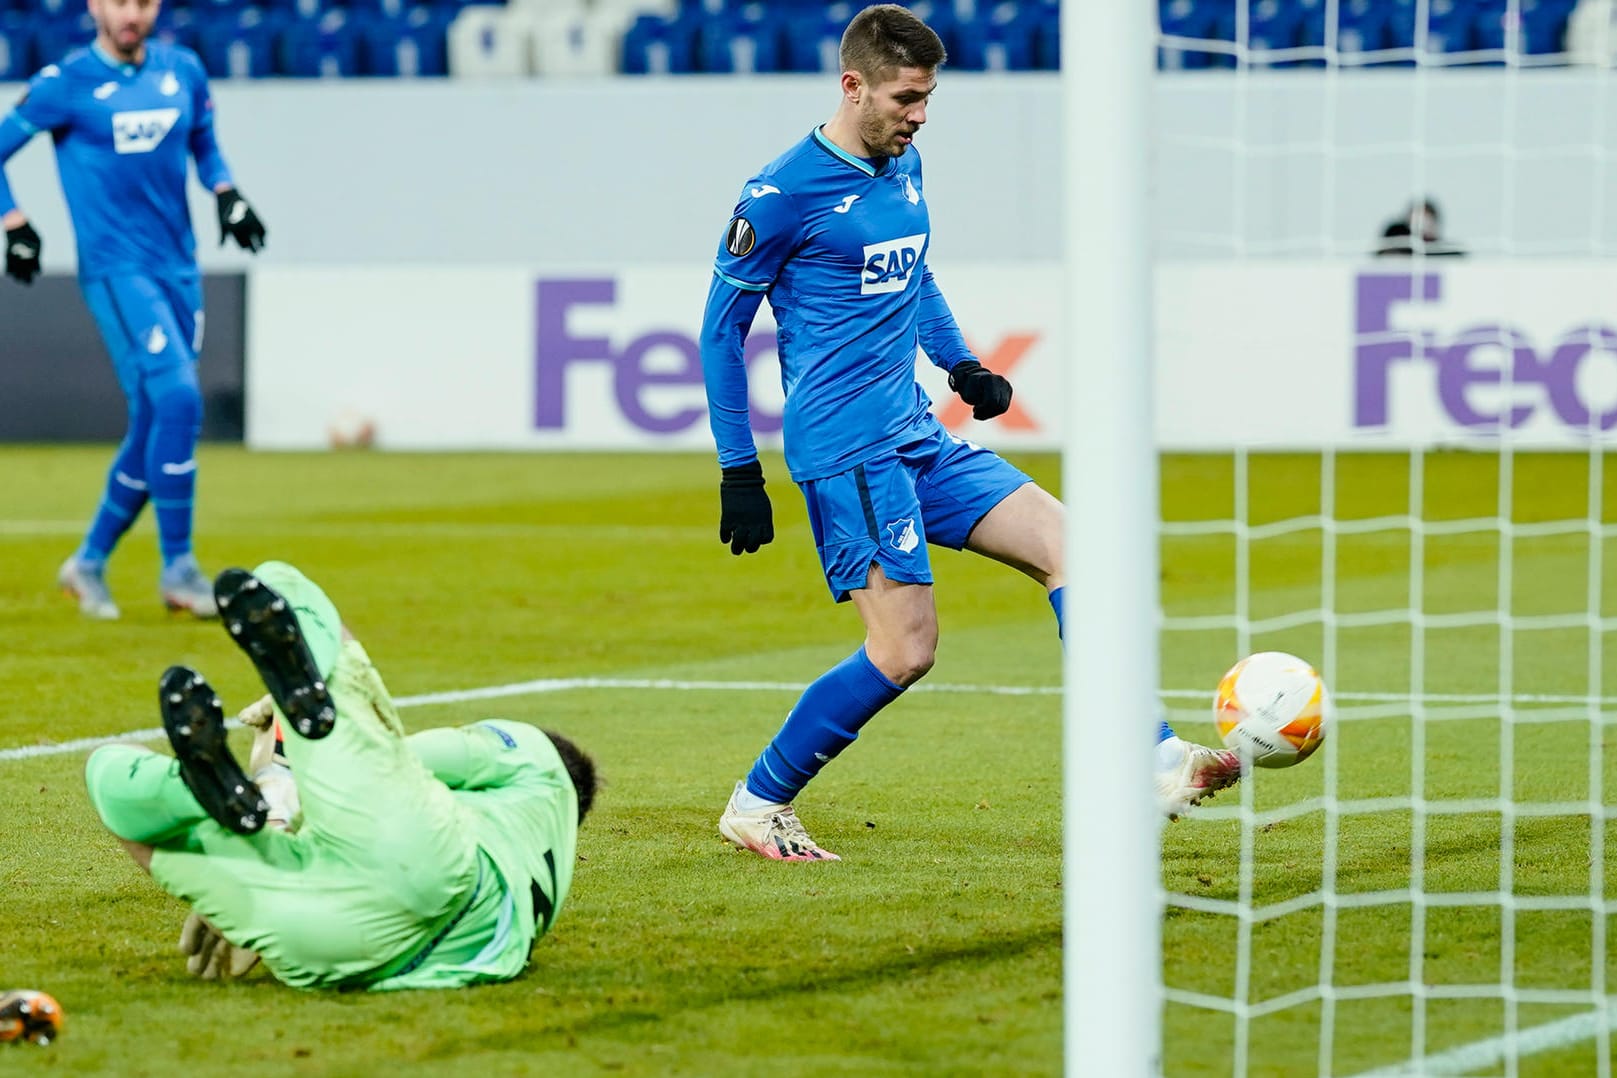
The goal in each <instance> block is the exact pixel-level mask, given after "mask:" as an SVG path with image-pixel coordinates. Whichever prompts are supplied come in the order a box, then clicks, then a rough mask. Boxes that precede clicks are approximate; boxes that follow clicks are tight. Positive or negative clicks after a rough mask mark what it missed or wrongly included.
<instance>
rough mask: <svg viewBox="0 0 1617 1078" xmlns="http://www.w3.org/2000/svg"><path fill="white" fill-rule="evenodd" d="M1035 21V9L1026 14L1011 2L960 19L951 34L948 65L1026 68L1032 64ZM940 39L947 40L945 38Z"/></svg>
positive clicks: (980, 68)
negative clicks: (1029, 14) (1028, 14)
mask: <svg viewBox="0 0 1617 1078" xmlns="http://www.w3.org/2000/svg"><path fill="white" fill-rule="evenodd" d="M1029 10H1031V8H1030V9H1029ZM1036 25H1037V22H1036V13H1035V17H1033V18H1029V17H1028V16H1027V15H1026V14H1024V13H1023V11H1022V9H1021V8H1019V7H1017V5H1014V4H997V5H995V6H994V7H993V8H992V9H991V10H989V11H987V12H985V13H980V14H978V15H977V16H976V17H975V18H971V19H965V20H962V21H961V22H960V24H959V26H958V28H956V30H955V33H954V34H953V35H952V36H953V37H954V41H953V43H952V44H953V47H952V48H950V50H949V51H950V57H951V59H952V63H951V65H950V66H952V67H954V68H956V69H957V70H961V71H1027V70H1029V69H1030V68H1032V67H1033V30H1034V27H1035V26H1036ZM938 36H939V37H943V35H942V34H941V33H940V34H939V35H938ZM944 43H945V45H949V44H950V42H949V41H948V39H947V38H946V39H945V41H944Z"/></svg>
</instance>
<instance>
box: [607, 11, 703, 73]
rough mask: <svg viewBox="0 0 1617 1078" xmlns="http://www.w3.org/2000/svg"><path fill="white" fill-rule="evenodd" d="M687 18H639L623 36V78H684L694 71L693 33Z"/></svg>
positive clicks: (694, 40)
mask: <svg viewBox="0 0 1617 1078" xmlns="http://www.w3.org/2000/svg"><path fill="white" fill-rule="evenodd" d="M699 25H700V24H699V23H697V22H696V21H694V20H691V19H687V18H680V19H663V18H659V17H658V16H656V15H642V16H640V18H638V19H636V20H635V21H634V24H633V25H632V26H630V27H629V32H628V33H626V34H624V35H623V73H624V74H625V75H685V74H689V73H690V72H692V71H695V70H696V31H697V29H698V27H699Z"/></svg>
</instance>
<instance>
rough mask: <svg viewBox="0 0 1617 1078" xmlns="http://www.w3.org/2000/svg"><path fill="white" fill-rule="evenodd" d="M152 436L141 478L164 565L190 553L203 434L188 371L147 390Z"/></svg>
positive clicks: (193, 377) (193, 381)
mask: <svg viewBox="0 0 1617 1078" xmlns="http://www.w3.org/2000/svg"><path fill="white" fill-rule="evenodd" d="M152 397H153V401H154V404H153V411H154V413H155V415H154V418H153V420H152V436H151V438H150V439H148V441H147V443H146V476H147V482H148V483H150V485H151V493H152V507H153V508H154V509H156V511H157V543H158V547H159V548H160V549H161V550H162V553H163V564H164V565H165V566H166V565H169V564H172V563H173V562H174V560H175V559H176V558H179V557H182V556H184V555H186V554H189V553H190V552H191V506H192V503H193V500H194V497H195V493H196V471H197V462H196V445H197V436H198V435H199V434H200V433H201V431H202V395H201V394H200V393H199V392H198V391H197V385H196V375H195V373H194V371H193V370H190V369H187V370H185V371H184V372H183V374H182V373H181V372H174V373H173V374H172V375H168V376H165V377H164V378H163V379H162V380H161V382H160V383H159V384H157V385H154V386H153V387H152Z"/></svg>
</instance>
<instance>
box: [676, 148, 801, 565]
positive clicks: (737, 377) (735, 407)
mask: <svg viewBox="0 0 1617 1078" xmlns="http://www.w3.org/2000/svg"><path fill="white" fill-rule="evenodd" d="M801 228H802V221H801V218H800V217H799V215H798V213H797V209H796V206H795V205H794V204H793V203H792V200H791V196H790V195H788V194H786V193H785V192H784V191H782V190H781V189H780V188H779V187H777V186H775V185H774V184H771V183H768V182H766V181H764V180H761V179H760V180H755V181H753V182H751V183H749V184H748V185H747V186H746V188H745V189H744V190H743V192H742V195H741V200H740V201H739V202H738V203H737V204H736V209H735V213H734V214H733V215H732V216H731V218H730V224H729V226H728V227H727V228H726V229H725V233H724V239H723V241H722V242H721V243H720V244H719V254H718V258H717V260H716V261H715V263H714V266H713V283H712V285H711V286H710V287H709V288H708V293H707V306H706V308H704V309H703V311H702V332H701V336H700V342H701V349H702V381H703V384H704V385H705V386H706V389H707V408H708V424H709V426H710V427H711V428H712V430H713V441H714V443H715V444H716V445H717V446H718V451H719V468H720V470H721V478H720V480H719V541H720V542H721V543H729V544H730V552H731V553H732V554H742V553H746V554H750V553H752V552H753V551H755V550H757V549H758V548H759V547H761V546H763V545H764V544H766V543H769V542H771V541H773V540H774V538H775V521H774V512H773V510H772V508H771V506H770V504H769V495H768V494H766V493H765V492H764V469H763V465H762V464H760V463H759V462H758V446H757V443H756V442H755V441H754V440H753V437H752V424H751V422H750V420H749V418H748V416H749V407H748V401H747V365H746V360H745V347H746V342H747V333H748V332H749V331H750V330H751V329H752V321H753V319H754V318H755V317H757V314H758V308H759V306H760V305H761V304H762V303H763V299H764V296H765V294H767V293H768V291H769V289H770V288H771V287H773V286H774V283H775V277H776V276H777V275H778V274H779V273H780V269H781V267H782V266H783V265H785V263H786V259H787V258H788V257H790V255H791V252H792V251H793V250H794V249H795V248H796V246H797V241H798V233H799V232H800V230H801Z"/></svg>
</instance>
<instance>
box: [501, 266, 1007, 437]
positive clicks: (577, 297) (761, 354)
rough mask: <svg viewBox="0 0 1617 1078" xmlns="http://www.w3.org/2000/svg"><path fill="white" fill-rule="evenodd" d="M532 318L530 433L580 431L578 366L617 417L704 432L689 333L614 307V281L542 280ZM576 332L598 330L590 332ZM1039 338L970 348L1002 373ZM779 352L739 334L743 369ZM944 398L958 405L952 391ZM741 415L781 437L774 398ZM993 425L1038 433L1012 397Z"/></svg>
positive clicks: (656, 429) (953, 419)
mask: <svg viewBox="0 0 1617 1078" xmlns="http://www.w3.org/2000/svg"><path fill="white" fill-rule="evenodd" d="M534 314H535V318H534V352H533V360H534V368H533V369H534V401H533V413H532V414H533V425H534V429H536V430H540V431H567V430H574V431H577V430H578V429H580V423H581V420H580V418H579V409H578V407H577V406H576V405H574V406H573V407H571V408H570V407H569V405H570V404H572V403H573V401H574V399H575V397H576V396H577V395H579V394H582V393H583V392H584V390H583V389H582V388H580V386H579V383H580V382H583V383H587V382H589V381H590V380H591V377H592V376H591V375H588V374H582V372H580V374H581V377H580V378H579V379H578V381H577V382H575V379H574V374H575V371H577V369H578V368H581V367H582V368H590V367H593V368H597V369H602V368H604V369H605V370H606V371H608V372H610V386H609V388H607V389H606V392H608V393H610V395H611V397H612V399H613V401H614V403H615V405H616V409H617V412H618V413H619V414H620V415H622V417H623V418H624V420H626V421H627V422H628V423H629V424H631V425H632V426H634V427H635V428H637V429H639V430H641V431H644V432H645V433H647V434H652V435H674V434H680V433H682V432H684V431H686V430H689V429H690V428H691V427H694V426H697V425H704V426H705V425H706V423H707V394H706V392H705V391H704V389H703V384H702V351H701V347H700V345H699V344H698V343H697V339H696V334H697V332H699V330H698V328H697V327H696V326H656V325H647V324H646V323H644V322H642V321H640V320H638V319H635V318H634V317H633V314H632V312H631V311H626V310H623V309H622V308H621V307H620V305H619V301H618V282H617V281H616V280H614V279H612V278H610V277H607V278H584V279H573V278H564V279H545V280H540V281H538V282H536V284H535V289H534ZM699 315H700V312H699V311H693V312H692V317H693V318H696V317H699ZM580 326H590V327H597V328H595V329H594V331H593V332H589V331H585V330H582V329H580V328H579V327H580ZM1038 339H1039V338H1038V336H1037V334H1029V333H1013V334H1009V335H1007V336H1005V337H1003V338H1001V339H998V340H993V339H986V338H985V339H983V340H981V341H978V342H974V344H976V345H979V346H980V347H977V349H976V354H977V355H979V356H981V357H982V358H983V361H984V362H985V363H987V364H989V365H991V366H992V367H993V369H994V370H998V371H1001V372H1006V371H1009V370H1011V368H1012V367H1013V366H1015V364H1016V363H1017V362H1019V361H1020V360H1021V358H1022V357H1023V354H1024V353H1026V352H1027V351H1028V350H1029V349H1030V348H1031V347H1032V346H1033V344H1034V343H1035V342H1037V341H1038ZM778 349H779V343H778V341H777V339H776V335H775V333H774V332H773V331H772V330H765V329H762V328H756V329H754V330H753V331H752V332H751V333H750V334H748V335H747V341H746V344H745V345H744V346H743V350H742V359H743V361H744V362H745V363H746V365H747V367H748V368H749V369H751V368H752V367H753V366H754V365H756V364H757V363H759V362H766V363H769V364H773V363H774V362H775V357H776V355H777V351H778ZM922 362H923V363H924V362H926V361H925V360H922ZM776 377H778V376H777V375H775V374H774V373H773V372H772V373H771V374H770V375H767V376H765V375H759V374H755V375H754V376H753V377H752V378H751V379H749V383H750V384H751V387H752V388H753V390H754V391H756V390H757V389H758V388H759V387H760V386H764V385H766V384H767V383H768V382H771V381H773V380H774V379H775V378H776ZM597 384H599V383H597ZM948 400H950V401H953V402H955V403H959V398H957V397H955V396H954V395H953V394H950V396H949V398H948ZM749 418H750V421H751V424H752V429H753V431H754V433H756V434H758V435H759V436H760V437H765V436H771V435H775V434H779V433H780V431H781V427H782V425H783V420H782V416H781V413H780V407H779V403H778V399H777V401H775V402H770V403H765V404H764V405H762V406H761V405H760V403H759V401H758V400H757V399H752V400H750V401H749ZM939 419H940V420H941V421H942V422H943V424H944V426H945V427H950V428H955V427H960V428H964V427H966V425H967V424H970V423H972V422H973V420H972V418H971V408H970V406H966V405H962V406H961V408H960V409H959V410H958V411H949V410H948V409H947V408H945V409H943V410H941V411H940V415H939ZM995 422H996V423H997V424H999V425H1000V426H1005V425H1007V424H1008V425H1009V427H1010V428H1011V429H1016V430H1027V431H1033V430H1036V429H1038V428H1037V425H1036V424H1035V423H1034V422H1033V420H1032V419H1031V417H1029V416H1028V415H1027V414H1026V413H1025V412H1023V411H1021V400H1020V398H1019V399H1018V400H1016V401H1013V402H1012V403H1011V411H1009V412H1007V413H1006V414H1005V415H1003V416H1001V417H1000V418H999V419H998V420H996V421H995Z"/></svg>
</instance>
